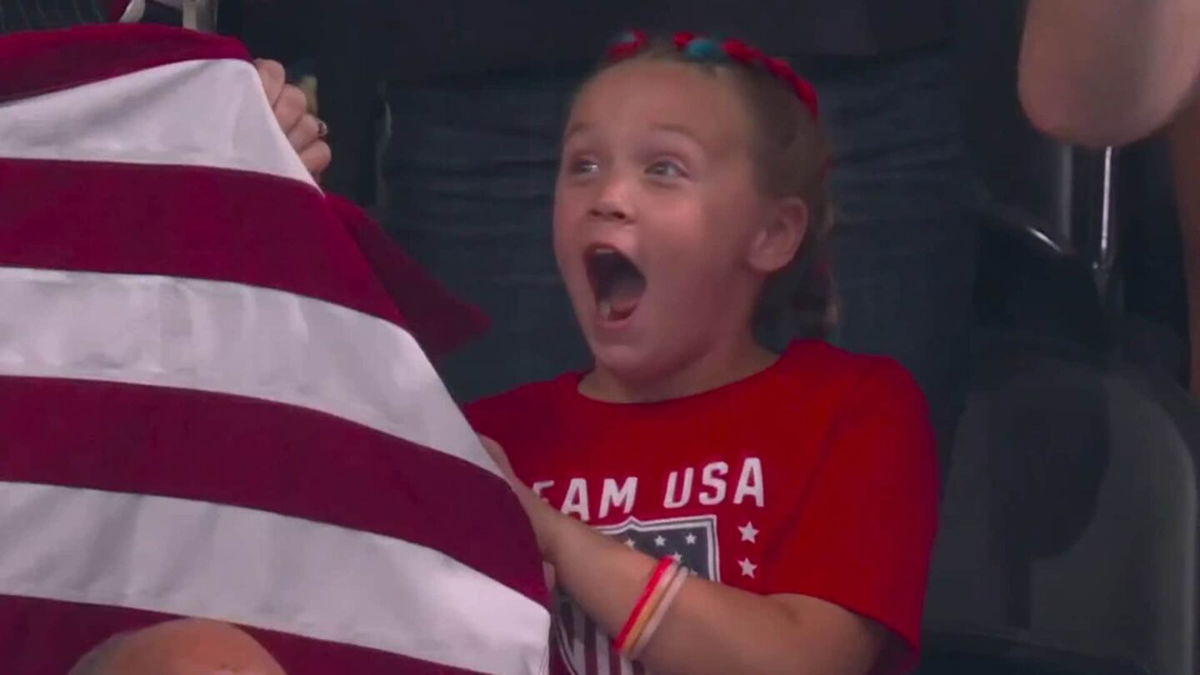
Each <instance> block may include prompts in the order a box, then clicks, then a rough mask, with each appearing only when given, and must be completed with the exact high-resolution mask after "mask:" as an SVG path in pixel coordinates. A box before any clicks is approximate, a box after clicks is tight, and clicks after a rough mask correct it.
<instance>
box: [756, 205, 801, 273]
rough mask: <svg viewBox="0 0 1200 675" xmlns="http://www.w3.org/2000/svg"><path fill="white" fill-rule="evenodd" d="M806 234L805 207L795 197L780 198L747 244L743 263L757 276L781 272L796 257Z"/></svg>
mask: <svg viewBox="0 0 1200 675" xmlns="http://www.w3.org/2000/svg"><path fill="white" fill-rule="evenodd" d="M807 233H808V205H807V204H805V203H804V200H803V199H800V198H799V197H785V198H783V199H780V200H779V201H778V202H777V203H776V205H775V208H774V209H773V211H772V213H771V215H770V216H769V217H768V218H767V219H766V220H765V221H764V222H763V224H762V226H761V227H760V228H759V231H758V232H757V233H756V234H755V237H754V241H753V242H752V243H751V245H750V251H749V254H748V256H747V262H748V263H749V264H750V267H751V269H753V270H754V271H756V272H759V273H761V274H771V273H774V272H778V271H779V270H781V269H783V268H784V267H786V266H787V265H788V263H790V262H791V261H792V258H795V257H796V251H798V250H799V249H800V244H802V243H803V242H804V236H805V235H806V234H807Z"/></svg>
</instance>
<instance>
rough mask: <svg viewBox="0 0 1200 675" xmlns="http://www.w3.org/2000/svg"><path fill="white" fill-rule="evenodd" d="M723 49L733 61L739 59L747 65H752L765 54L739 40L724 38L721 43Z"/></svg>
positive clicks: (759, 60)
mask: <svg viewBox="0 0 1200 675" xmlns="http://www.w3.org/2000/svg"><path fill="white" fill-rule="evenodd" d="M721 47H723V48H724V49H725V53H726V54H728V55H729V58H731V59H733V60H734V61H740V62H742V63H744V64H746V65H748V66H753V65H755V64H757V63H759V62H761V61H762V60H763V59H764V58H765V55H764V54H763V53H762V52H761V51H759V50H758V49H757V48H756V47H752V46H750V45H748V44H746V43H745V42H742V41H741V40H726V41H725V42H723V43H722V44H721Z"/></svg>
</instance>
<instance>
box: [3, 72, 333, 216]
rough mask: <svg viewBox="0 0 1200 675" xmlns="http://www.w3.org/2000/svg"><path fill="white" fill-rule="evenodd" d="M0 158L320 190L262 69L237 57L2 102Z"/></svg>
mask: <svg viewBox="0 0 1200 675" xmlns="http://www.w3.org/2000/svg"><path fill="white" fill-rule="evenodd" d="M0 157H13V158H21V159H49V160H70V161H94V162H119V163H134V164H171V165H183V166H203V167H214V168H222V169H238V170H243V171H254V172H258V173H267V174H272V175H276V176H281V177H284V178H291V179H294V180H298V181H303V182H305V183H308V184H310V185H313V186H315V185H316V183H315V182H314V181H313V178H312V176H310V175H309V174H308V171H306V170H305V169H304V165H303V164H302V163H301V161H300V158H299V157H298V156H297V155H296V152H295V151H294V150H293V149H292V147H291V145H290V144H289V143H288V140H287V136H285V135H284V133H283V130H282V129H280V128H279V123H278V122H276V121H275V116H274V113H272V112H271V107H270V104H269V103H268V102H267V98H266V95H265V94H264V93H263V88H262V82H261V80H260V79H259V77H258V73H257V71H255V69H254V67H253V66H252V65H250V64H249V63H246V62H245V61H238V60H234V59H214V60H207V61H183V62H179V63H171V64H168V65H164V66H157V67H154V68H148V69H146V70H140V71H137V72H133V73H129V74H127V75H118V76H116V77H112V78H109V79H106V80H100V81H97V82H91V83H88V84H84V85H80V86H78V87H73V88H70V89H65V90H62V91H56V92H51V93H49V94H42V95H40V96H32V97H29V98H24V99H17V100H15V101H12V102H8V103H0ZM186 206H187V205H181V207H186Z"/></svg>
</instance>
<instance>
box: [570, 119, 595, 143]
mask: <svg viewBox="0 0 1200 675" xmlns="http://www.w3.org/2000/svg"><path fill="white" fill-rule="evenodd" d="M591 128H592V124H591V123H590V122H572V123H571V125H570V126H568V127H567V130H566V131H564V132H563V140H566V139H568V138H570V137H572V136H575V135H576V134H582V133H587V132H588V131H590V130H591Z"/></svg>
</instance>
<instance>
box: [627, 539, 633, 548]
mask: <svg viewBox="0 0 1200 675" xmlns="http://www.w3.org/2000/svg"><path fill="white" fill-rule="evenodd" d="M625 545H626V546H628V547H629V548H633V546H634V544H633V540H632V539H626V540H625Z"/></svg>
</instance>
